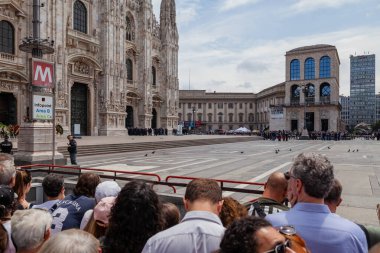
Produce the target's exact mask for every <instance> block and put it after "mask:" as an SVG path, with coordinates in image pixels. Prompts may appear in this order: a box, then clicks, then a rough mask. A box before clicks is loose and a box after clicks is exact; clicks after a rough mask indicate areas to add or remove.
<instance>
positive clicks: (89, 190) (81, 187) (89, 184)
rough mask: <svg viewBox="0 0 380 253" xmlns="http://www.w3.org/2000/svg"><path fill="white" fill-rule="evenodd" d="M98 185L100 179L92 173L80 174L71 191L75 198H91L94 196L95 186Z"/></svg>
mask: <svg viewBox="0 0 380 253" xmlns="http://www.w3.org/2000/svg"><path fill="white" fill-rule="evenodd" d="M99 183H100V177H99V176H98V175H96V174H94V173H84V174H81V175H80V177H79V179H78V182H77V184H76V185H75V188H74V190H73V193H74V195H76V196H86V197H89V198H93V197H94V196H95V189H96V186H98V184H99Z"/></svg>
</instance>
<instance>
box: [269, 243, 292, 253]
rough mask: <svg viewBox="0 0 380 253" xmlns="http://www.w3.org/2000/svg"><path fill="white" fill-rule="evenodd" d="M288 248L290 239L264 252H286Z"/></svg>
mask: <svg viewBox="0 0 380 253" xmlns="http://www.w3.org/2000/svg"><path fill="white" fill-rule="evenodd" d="M286 248H290V240H286V241H285V242H284V243H279V244H277V245H276V247H274V249H272V250H269V251H265V252H264V253H285V252H286Z"/></svg>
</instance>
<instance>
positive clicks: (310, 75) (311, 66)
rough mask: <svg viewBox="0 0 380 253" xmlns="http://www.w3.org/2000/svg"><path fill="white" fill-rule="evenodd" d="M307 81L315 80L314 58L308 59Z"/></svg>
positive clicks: (306, 67)
mask: <svg viewBox="0 0 380 253" xmlns="http://www.w3.org/2000/svg"><path fill="white" fill-rule="evenodd" d="M304 75H305V80H310V79H315V61H314V59H313V58H311V57H310V58H307V59H306V61H305V73H304Z"/></svg>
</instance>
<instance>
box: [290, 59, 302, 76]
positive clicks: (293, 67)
mask: <svg viewBox="0 0 380 253" xmlns="http://www.w3.org/2000/svg"><path fill="white" fill-rule="evenodd" d="M290 80H300V61H299V60H298V59H294V60H292V61H291V62H290Z"/></svg>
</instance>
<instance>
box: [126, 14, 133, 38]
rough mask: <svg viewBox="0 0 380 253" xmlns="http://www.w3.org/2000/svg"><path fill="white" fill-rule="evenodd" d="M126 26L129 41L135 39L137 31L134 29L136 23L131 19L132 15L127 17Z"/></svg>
mask: <svg viewBox="0 0 380 253" xmlns="http://www.w3.org/2000/svg"><path fill="white" fill-rule="evenodd" d="M125 22H126V26H125V27H126V28H125V30H126V31H125V32H126V40H128V41H134V40H135V31H134V24H133V22H132V20H131V18H130V17H128V16H127V17H126V20H125Z"/></svg>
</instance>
